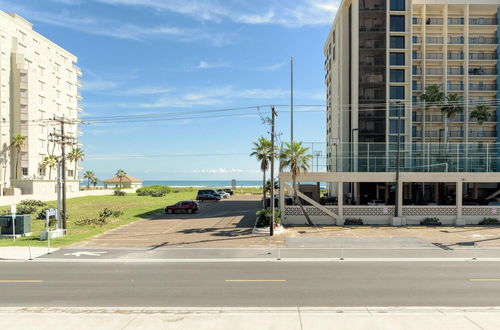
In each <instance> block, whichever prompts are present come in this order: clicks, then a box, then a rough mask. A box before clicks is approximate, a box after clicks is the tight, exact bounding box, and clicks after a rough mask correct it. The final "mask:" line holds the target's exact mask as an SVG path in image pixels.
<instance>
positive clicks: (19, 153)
mask: <svg viewBox="0 0 500 330" xmlns="http://www.w3.org/2000/svg"><path fill="white" fill-rule="evenodd" d="M20 155H21V149H19V150H17V155H16V173H15V175H14V177H15V178H16V180H17V179H18V178H19V177H18V175H19V174H18V173H19V172H18V170H19V158H20V157H19V156H20Z"/></svg>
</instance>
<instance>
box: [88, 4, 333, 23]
mask: <svg viewBox="0 0 500 330" xmlns="http://www.w3.org/2000/svg"><path fill="white" fill-rule="evenodd" d="M95 1H98V2H101V3H106V4H110V5H129V6H144V7H150V8H153V9H155V10H158V11H168V12H173V13H177V14H181V15H186V16H190V17H193V18H196V19H199V20H203V21H213V22H221V21H223V20H228V21H233V22H236V23H243V24H276V25H282V26H286V27H302V26H308V25H326V24H331V23H332V21H333V18H334V16H335V13H336V11H337V8H338V5H339V3H340V0H299V1H292V0H271V1H269V0H266V2H265V3H266V5H261V3H256V2H255V0H239V1H235V2H233V4H237V5H239V7H235V6H234V5H233V6H231V5H228V3H227V2H225V3H224V5H223V4H222V3H221V2H220V1H217V0H168V1H165V0H95ZM256 8H258V9H260V8H262V9H261V10H260V11H255V9H256Z"/></svg>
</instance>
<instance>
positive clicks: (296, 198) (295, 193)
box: [292, 175, 316, 226]
mask: <svg viewBox="0 0 500 330" xmlns="http://www.w3.org/2000/svg"><path fill="white" fill-rule="evenodd" d="M292 179H293V196H294V199H295V203H297V204H299V207H300V209H301V210H302V213H304V216H305V217H306V220H307V223H308V224H309V225H311V226H316V225H315V224H314V223H313V222H312V221H311V218H310V217H309V214H307V212H306V210H305V209H304V205H302V202H301V201H300V198H299V197H298V193H297V192H298V191H299V190H298V189H299V188H298V185H297V180H296V178H295V175H294V176H293V177H292Z"/></svg>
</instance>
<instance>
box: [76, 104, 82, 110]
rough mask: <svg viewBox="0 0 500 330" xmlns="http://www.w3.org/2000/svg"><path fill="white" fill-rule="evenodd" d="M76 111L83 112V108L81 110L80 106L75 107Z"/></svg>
mask: <svg viewBox="0 0 500 330" xmlns="http://www.w3.org/2000/svg"><path fill="white" fill-rule="evenodd" d="M76 111H78V112H83V108H82V106H81V105H80V104H77V105H76Z"/></svg>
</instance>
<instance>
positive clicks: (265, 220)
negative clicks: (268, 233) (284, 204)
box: [255, 209, 281, 228]
mask: <svg viewBox="0 0 500 330" xmlns="http://www.w3.org/2000/svg"><path fill="white" fill-rule="evenodd" d="M255 214H256V215H257V219H256V220H255V226H256V227H259V228H262V227H269V220H270V219H269V218H270V217H271V210H270V209H263V210H259V211H257V213H255ZM274 224H275V225H276V226H279V225H280V224H281V212H280V210H279V209H274Z"/></svg>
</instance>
